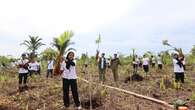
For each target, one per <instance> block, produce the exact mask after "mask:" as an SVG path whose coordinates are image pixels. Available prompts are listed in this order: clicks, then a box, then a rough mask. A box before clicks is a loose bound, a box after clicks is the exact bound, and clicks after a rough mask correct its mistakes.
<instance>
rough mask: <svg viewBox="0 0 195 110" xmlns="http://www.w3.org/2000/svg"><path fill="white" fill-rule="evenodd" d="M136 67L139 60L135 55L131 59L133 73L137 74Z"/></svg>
mask: <svg viewBox="0 0 195 110" xmlns="http://www.w3.org/2000/svg"><path fill="white" fill-rule="evenodd" d="M138 66H139V59H138V56H137V55H135V57H133V73H134V74H135V73H137V70H138Z"/></svg>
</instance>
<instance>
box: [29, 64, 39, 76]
mask: <svg viewBox="0 0 195 110" xmlns="http://www.w3.org/2000/svg"><path fill="white" fill-rule="evenodd" d="M28 70H29V75H30V76H32V74H33V73H34V74H35V75H37V74H38V70H39V64H38V62H37V61H34V60H32V61H31V62H30V63H29V67H28Z"/></svg>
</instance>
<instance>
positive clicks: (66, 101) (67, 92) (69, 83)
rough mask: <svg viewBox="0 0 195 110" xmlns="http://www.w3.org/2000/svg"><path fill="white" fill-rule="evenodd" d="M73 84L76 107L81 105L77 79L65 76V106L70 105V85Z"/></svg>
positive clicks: (72, 89)
mask: <svg viewBox="0 0 195 110" xmlns="http://www.w3.org/2000/svg"><path fill="white" fill-rule="evenodd" d="M70 86H71V91H72V95H73V99H74V102H75V105H76V107H79V106H80V101H79V95H78V90H77V80H76V79H65V78H63V96H64V97H63V100H64V106H65V107H69V106H70V99H69V87H70Z"/></svg>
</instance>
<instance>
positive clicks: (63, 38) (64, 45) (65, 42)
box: [52, 31, 75, 75]
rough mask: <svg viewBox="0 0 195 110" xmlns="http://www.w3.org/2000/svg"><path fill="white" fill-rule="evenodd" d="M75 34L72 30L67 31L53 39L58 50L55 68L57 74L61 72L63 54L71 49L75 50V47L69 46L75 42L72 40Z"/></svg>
mask: <svg viewBox="0 0 195 110" xmlns="http://www.w3.org/2000/svg"><path fill="white" fill-rule="evenodd" d="M73 35H74V33H73V32H72V31H65V32H64V33H63V34H61V35H60V36H59V37H56V38H54V39H53V43H52V45H53V46H54V47H56V48H57V51H58V52H57V56H56V63H55V68H54V74H55V75H59V74H60V62H61V58H62V57H63V55H64V54H65V53H66V52H68V51H70V50H75V49H74V48H68V47H69V46H70V45H72V44H74V42H71V41H70V40H71V38H72V37H73Z"/></svg>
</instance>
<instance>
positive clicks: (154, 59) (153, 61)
mask: <svg viewBox="0 0 195 110" xmlns="http://www.w3.org/2000/svg"><path fill="white" fill-rule="evenodd" d="M151 61H152V62H151V63H152V68H155V65H156V58H155V57H154V56H153V55H152V56H151Z"/></svg>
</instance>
